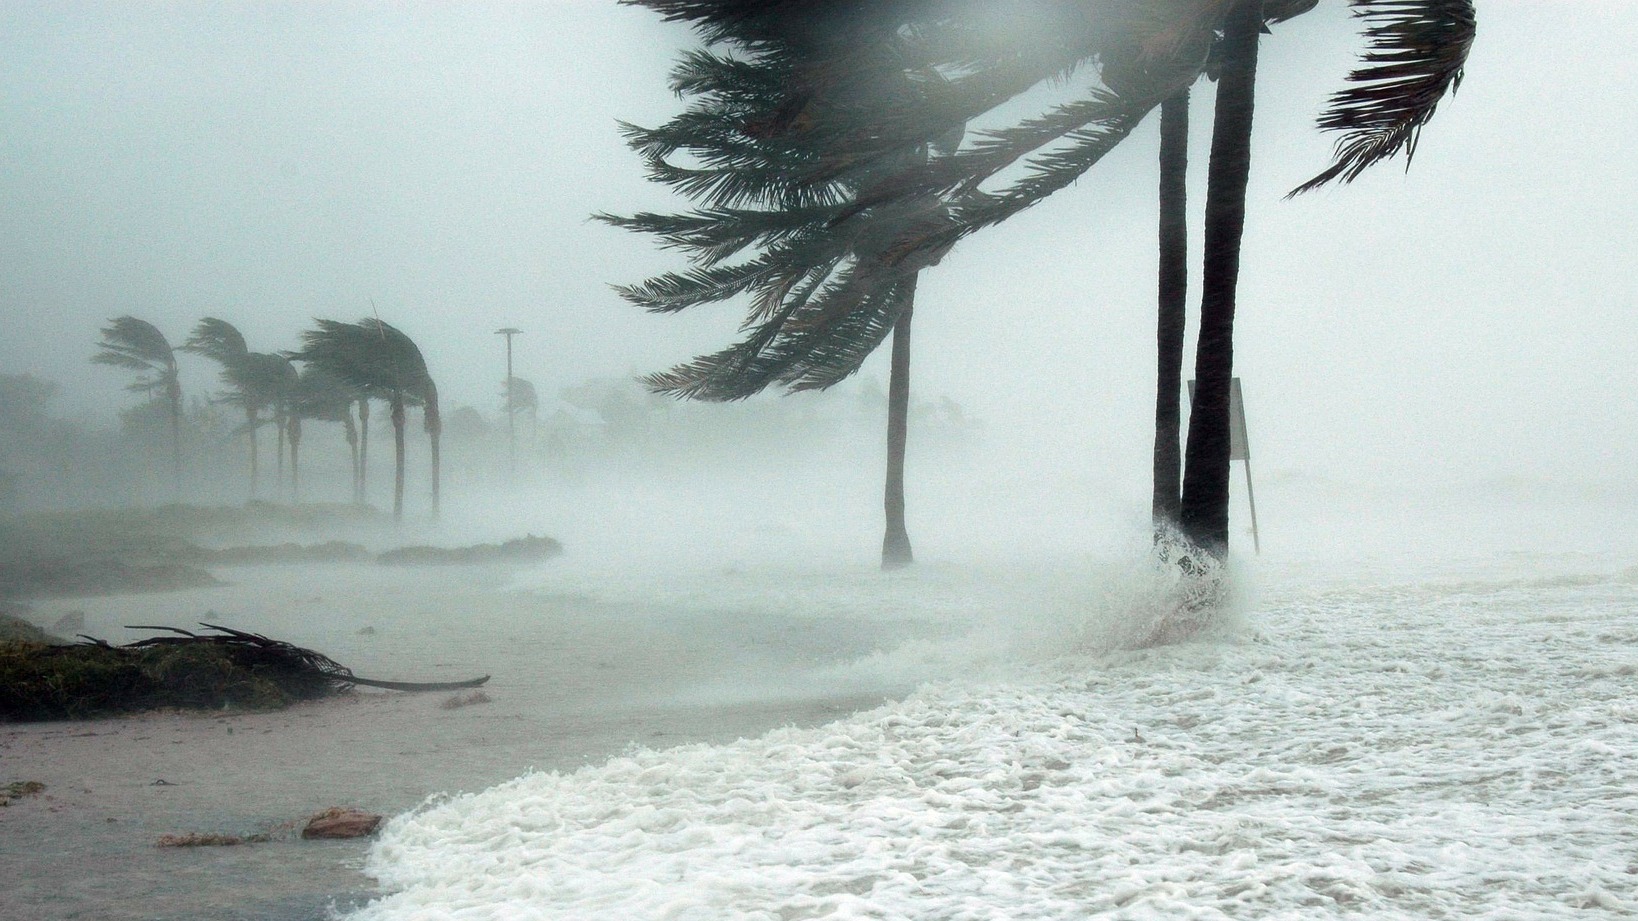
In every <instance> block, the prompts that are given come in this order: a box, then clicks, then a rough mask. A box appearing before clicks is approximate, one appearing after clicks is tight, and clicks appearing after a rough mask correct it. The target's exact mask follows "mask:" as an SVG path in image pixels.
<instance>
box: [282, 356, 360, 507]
mask: <svg viewBox="0 0 1638 921" xmlns="http://www.w3.org/2000/svg"><path fill="white" fill-rule="evenodd" d="M356 398H357V397H356V393H355V391H354V389H353V388H351V387H348V386H347V385H346V384H344V383H342V381H341V380H340V379H339V378H337V377H335V376H334V375H332V374H330V373H328V372H327V371H325V370H324V369H323V368H320V367H318V366H316V365H308V366H306V367H304V368H302V370H301V375H300V377H299V378H298V379H297V382H296V387H295V390H294V392H293V393H292V394H291V397H290V411H289V417H290V418H289V421H288V423H286V427H287V428H288V429H289V432H290V486H291V490H292V492H293V493H294V495H295V498H296V501H298V502H299V501H301V467H300V459H301V453H300V452H301V437H302V420H304V419H312V420H315V421H319V422H339V423H341V426H342V432H343V434H344V435H345V437H346V439H347V448H348V451H349V453H350V454H351V457H352V473H353V477H352V494H353V497H354V498H355V499H356V498H357V496H358V425H357V424H356V423H354V422H353V401H354V400H355V399H356Z"/></svg>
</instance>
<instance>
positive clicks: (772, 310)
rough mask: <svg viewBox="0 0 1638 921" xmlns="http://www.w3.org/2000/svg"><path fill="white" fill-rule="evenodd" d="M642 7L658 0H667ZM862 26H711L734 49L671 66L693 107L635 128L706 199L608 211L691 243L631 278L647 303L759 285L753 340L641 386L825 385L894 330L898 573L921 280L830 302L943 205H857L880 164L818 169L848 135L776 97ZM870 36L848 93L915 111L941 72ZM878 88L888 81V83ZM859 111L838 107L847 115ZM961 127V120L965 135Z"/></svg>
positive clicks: (903, 544) (693, 392)
mask: <svg viewBox="0 0 1638 921" xmlns="http://www.w3.org/2000/svg"><path fill="white" fill-rule="evenodd" d="M647 5H650V6H654V7H655V8H656V9H662V8H663V7H666V6H667V5H668V4H666V3H663V2H661V3H651V4H647ZM662 11H663V9H662ZM740 25H745V23H741V24H740ZM855 25H856V24H854V23H846V24H844V25H843V26H841V27H839V28H838V27H835V26H833V25H827V24H823V23H811V22H810V23H807V24H803V25H798V26H795V27H791V26H790V25H789V21H787V20H777V21H774V22H772V23H761V24H753V25H751V26H750V27H749V28H743V29H739V28H723V29H720V30H716V31H715V32H710V33H708V41H709V42H710V43H711V44H713V45H722V46H725V47H726V51H727V53H726V54H717V53H711V52H700V53H696V54H691V55H689V56H687V57H686V58H685V59H684V60H683V61H682V63H681V64H679V66H678V67H677V69H676V71H675V72H674V74H673V78H672V82H673V87H674V88H675V89H676V90H677V91H678V92H679V93H682V94H684V95H687V96H690V97H692V98H693V99H694V103H693V105H692V106H691V107H690V108H689V109H688V110H687V111H685V112H684V113H683V114H682V115H680V116H678V117H677V118H675V119H673V120H672V121H671V122H670V123H668V124H667V125H665V126H662V127H661V128H658V129H651V130H650V129H641V128H636V127H632V126H628V127H627V135H628V137H629V139H630V141H631V144H632V146H633V148H635V149H636V150H637V151H638V152H639V153H641V154H642V155H643V156H644V158H645V159H646V160H647V162H648V167H649V172H650V176H651V178H653V179H655V180H657V181H660V182H663V183H666V184H668V185H671V186H673V187H675V188H677V189H678V190H679V191H681V192H683V193H684V194H686V195H688V196H690V197H692V198H694V199H695V200H696V201H698V202H700V203H701V204H702V206H703V207H702V208H701V210H698V211H695V212H693V213H691V214H686V215H677V216H662V215H654V214H639V215H637V216H635V217H630V218H622V217H613V216H609V215H600V218H601V219H603V220H605V221H607V222H609V223H613V224H615V225H616V226H621V227H626V228H628V229H632V230H636V231H640V232H645V233H650V234H654V235H656V236H658V237H659V238H660V239H661V240H662V243H663V245H666V246H669V247H674V248H678V249H683V250H685V251H687V252H689V253H690V255H691V256H692V258H693V260H694V262H695V265H696V269H695V270H694V271H691V272H688V273H672V274H669V275H663V276H660V277H658V278H655V279H652V280H650V281H648V282H646V283H644V284H642V285H636V286H628V287H623V288H620V289H619V290H620V291H621V293H622V295H623V296H625V297H626V298H627V299H628V300H631V301H633V302H634V303H637V304H639V305H641V306H643V307H646V308H647V309H649V310H653V311H657V312H672V311H675V310H680V309H684V308H686V307H689V306H693V305H695V304H699V303H709V302H712V301H718V300H723V299H726V298H730V297H733V296H735V295H737V294H740V293H747V292H748V293H750V294H751V295H752V304H751V313H750V316H749V318H748V319H747V321H746V324H745V326H746V328H748V329H751V333H750V334H749V335H748V336H747V337H746V339H745V340H744V341H742V342H740V343H737V344H735V345H733V346H730V347H729V348H728V349H727V350H725V351H723V352H719V353H717V354H715V355H708V356H702V357H700V358H697V359H695V360H694V361H693V362H691V363H688V364H684V365H680V366H678V367H676V368H674V369H672V370H671V371H669V372H666V373H662V374H655V375H650V376H649V377H648V378H646V379H645V382H646V383H647V384H648V386H649V387H650V388H651V389H653V390H655V391H657V392H663V393H670V394H673V395H675V396H678V397H681V398H688V399H700V400H716V401H726V400H738V399H743V398H745V397H748V396H751V395H752V394H755V393H757V392H760V391H761V390H763V389H765V388H767V387H769V386H772V385H779V386H784V387H787V388H789V389H792V390H807V389H824V388H827V387H830V386H832V385H834V384H836V383H838V382H840V381H841V380H843V379H844V378H846V377H847V376H849V375H851V374H853V373H854V372H856V371H857V370H858V368H859V366H860V365H861V364H862V363H863V361H864V360H865V358H867V357H868V356H869V355H870V354H871V352H873V351H874V349H875V348H876V347H877V346H878V345H879V344H881V342H882V341H883V340H884V339H885V338H886V336H887V335H888V334H889V333H890V332H891V334H892V337H893V347H892V362H891V370H890V375H891V377H890V383H889V401H888V434H887V444H888V453H887V475H886V486H885V488H884V502H883V506H884V512H885V516H886V527H885V532H884V536H883V541H882V566H883V568H885V569H896V568H899V567H902V566H905V565H908V564H909V563H911V562H912V560H913V556H912V553H911V547H910V539H909V534H908V531H907V529H906V527H905V520H904V512H905V499H904V461H905V446H906V441H907V429H908V415H909V412H908V410H909V372H910V341H911V317H912V312H913V305H914V296H915V289H916V277H915V273H914V272H910V273H907V274H906V276H905V277H902V278H900V279H898V280H897V281H896V282H895V283H894V284H893V285H890V286H888V288H887V289H886V290H885V291H884V292H882V293H880V294H879V295H876V296H872V297H869V298H865V299H862V300H857V301H852V302H850V301H849V300H848V297H847V295H845V294H844V295H843V296H842V297H841V298H839V299H837V298H832V297H831V296H830V292H831V291H832V290H833V289H836V288H837V287H838V282H841V281H844V280H845V279H847V278H848V277H849V276H850V275H851V274H852V273H854V272H869V271H871V268H870V262H871V259H872V256H871V254H870V250H871V247H872V245H873V244H872V240H873V239H885V238H887V237H889V236H890V234H883V233H882V232H880V230H878V229H877V227H878V225H883V224H886V223H888V222H889V221H903V220H909V219H914V218H916V217H918V216H920V215H924V214H925V213H926V212H929V211H931V210H935V209H936V208H937V207H938V202H937V201H936V199H935V198H933V197H928V196H921V197H917V198H915V199H913V200H911V201H910V202H909V203H908V207H884V208H878V209H875V210H874V211H873V212H872V213H869V214H865V213H861V212H854V213H850V212H849V209H850V207H851V205H852V204H853V203H854V202H855V201H856V199H857V196H858V195H859V193H860V190H862V189H864V188H867V187H868V186H869V185H870V184H872V183H873V182H875V181H876V180H877V178H878V174H879V172H880V170H881V169H882V165H881V164H871V165H870V167H869V168H868V169H864V170H859V171H850V170H846V169H843V170H840V171H832V172H830V173H829V174H828V175H826V176H824V177H823V178H819V179H817V180H816V179H815V178H814V176H813V171H814V167H815V163H816V162H818V160H820V159H823V158H834V157H835V156H836V153H837V152H836V150H834V149H831V148H830V147H829V146H827V145H831V144H837V143H841V142H840V141H835V140H829V141H825V142H822V143H821V144H819V145H814V144H812V143H811V140H812V138H807V137H798V136H795V135H792V134H791V133H790V132H789V131H788V130H787V126H786V125H785V122H786V120H788V119H789V118H790V117H791V114H792V113H791V111H790V107H789V104H788V100H786V99H785V98H784V97H783V96H782V95H781V93H782V90H783V88H785V87H787V86H789V85H790V84H791V82H792V81H793V80H799V79H801V74H802V73H803V71H804V69H805V68H806V67H807V66H808V65H809V63H810V62H809V59H808V49H809V46H810V45H811V43H812V42H814V41H820V42H823V43H836V42H843V41H846V42H848V43H850V44H855V43H854V42H852V41H851V40H852V39H853V38H857V37H858V36H859V34H860V30H859V29H856V28H854V26H855ZM763 26H768V27H767V28H764V27H763ZM864 29H865V30H866V31H868V27H864ZM876 38H877V39H882V38H884V36H883V35H877V36H876ZM867 44H872V43H867ZM873 46H874V47H876V48H878V49H880V52H881V53H880V55H879V59H873V60H872V61H871V62H870V67H871V68H872V70H871V72H870V74H869V78H868V79H867V80H863V81H859V83H858V85H855V86H852V87H850V88H849V89H848V90H846V94H847V95H848V96H849V97H850V98H851V99H853V100H854V101H855V102H863V101H865V100H867V99H868V100H884V99H885V100H887V101H889V102H890V103H891V104H892V105H896V106H901V107H908V106H911V105H913V104H914V102H915V101H916V100H919V99H921V98H922V97H923V94H922V92H921V89H920V87H921V84H922V83H925V82H927V81H928V80H941V79H942V77H940V76H939V75H938V74H937V72H936V71H934V70H926V71H925V72H921V73H917V74H914V75H912V74H910V73H908V72H907V70H906V66H905V63H904V60H908V56H907V55H905V54H904V53H903V52H904V50H905V48H904V46H905V43H904V42H903V41H899V40H897V39H893V40H886V41H875V42H874V43H873ZM901 58H903V59H904V60H901ZM912 76H914V79H912ZM866 84H868V85H866ZM883 86H889V87H892V90H891V91H890V92H887V93H883V91H882V87H883ZM871 104H876V103H875V102H872V103H871ZM851 117H852V116H842V117H840V118H839V120H838V124H840V123H841V122H845V121H847V119H848V118H851ZM950 133H951V132H950V131H949V130H945V131H944V132H943V133H942V136H940V137H935V138H921V137H910V138H905V139H903V140H902V141H901V142H900V143H898V144H897V145H896V146H895V147H894V148H893V150H894V157H893V158H892V159H890V160H888V161H887V164H886V165H888V166H893V167H895V168H896V167H897V164H898V163H899V162H900V161H904V160H914V161H915V162H918V163H925V162H927V161H928V160H929V158H930V157H931V156H933V153H934V152H935V151H937V152H940V153H947V152H948V149H947V148H946V147H945V146H943V145H946V144H948V142H949V135H950ZM959 133H960V132H959V130H957V131H956V132H955V134H956V136H957V137H959ZM678 153H687V154H689V155H691V156H692V157H693V158H694V159H696V160H698V161H700V162H702V163H705V164H707V167H706V168H704V169H691V168H685V167H678V166H676V165H674V164H672V163H671V162H670V158H671V157H672V156H673V155H675V154H678ZM840 223H846V224H847V225H848V231H847V233H845V234H842V235H840V236H838V237H837V238H835V239H826V236H827V234H826V229H827V228H828V227H831V226H835V225H837V224H840ZM747 249H751V250H753V251H754V250H760V253H759V254H758V256H757V258H754V259H752V260H751V261H749V262H747V263H742V264H740V265H731V264H728V263H727V262H726V261H727V260H728V259H730V258H732V257H734V256H735V255H737V254H739V253H741V252H743V251H745V250H747ZM932 261H936V259H935V260H932ZM922 264H923V265H926V264H931V262H927V261H924V262H923V263H922Z"/></svg>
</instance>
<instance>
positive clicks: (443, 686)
mask: <svg viewBox="0 0 1638 921" xmlns="http://www.w3.org/2000/svg"><path fill="white" fill-rule="evenodd" d="M199 626H201V627H204V628H206V629H209V630H215V631H216V632H217V635H215V636H210V635H204V636H201V635H200V634H197V633H193V632H191V631H188V630H183V629H181V628H179V627H157V626H150V625H145V624H128V625H126V628H125V629H127V630H158V631H162V632H166V633H174V634H177V636H153V637H149V638H148V639H145V640H137V641H136V642H133V643H126V644H124V646H123V647H120V648H125V649H147V648H151V647H155V646H176V645H181V644H184V643H211V644H215V645H217V646H227V647H231V648H233V649H235V650H236V651H241V652H253V653H255V654H256V656H255V657H256V658H257V659H261V660H264V661H267V662H276V663H277V664H279V665H282V666H284V667H286V668H294V669H296V670H299V671H306V672H310V673H312V674H314V675H316V676H319V677H322V678H323V679H324V680H325V681H328V682H329V683H331V684H332V685H334V689H335V690H337V691H344V690H347V689H348V688H350V687H353V686H355V685H356V686H359V687H371V688H383V689H385V690H388V691H460V690H465V689H467V688H476V687H482V686H483V685H484V684H485V683H487V682H488V681H489V676H488V675H484V676H483V677H481V678H469V679H467V680H465V681H383V680H381V679H378V678H360V677H358V676H357V675H355V674H353V670H352V669H350V668H348V667H347V666H345V665H342V664H341V663H339V662H337V661H336V660H334V659H332V658H330V657H329V656H326V655H324V654H323V653H320V652H314V651H313V650H311V649H303V648H302V647H300V646H296V645H293V644H290V643H286V642H284V641H282V640H275V639H272V638H270V637H265V636H262V635H261V634H259V633H246V632H245V631H243V630H234V629H233V628H232V627H222V626H218V625H216V624H207V623H204V622H203V621H201V622H200V624H199ZM80 639H82V640H85V641H86V642H88V643H93V644H96V645H99V646H107V645H108V644H107V643H106V642H104V641H102V640H99V639H96V638H94V637H89V636H86V635H84V634H80Z"/></svg>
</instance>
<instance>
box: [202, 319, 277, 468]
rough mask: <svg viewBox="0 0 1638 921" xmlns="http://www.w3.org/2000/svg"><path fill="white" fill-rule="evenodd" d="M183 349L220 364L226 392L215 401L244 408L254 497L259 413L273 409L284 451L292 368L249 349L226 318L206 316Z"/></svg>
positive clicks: (267, 355)
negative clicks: (286, 408)
mask: <svg viewBox="0 0 1638 921" xmlns="http://www.w3.org/2000/svg"><path fill="white" fill-rule="evenodd" d="M182 350H183V351H186V352H192V353H193V354H195V355H203V356H204V357H206V358H209V359H210V360H211V361H214V362H216V363H217V364H218V365H221V367H222V370H221V379H222V383H223V384H225V385H227V392H226V393H225V394H223V395H222V396H220V397H218V398H217V402H220V403H226V404H229V405H232V406H237V407H239V408H240V409H241V410H243V411H244V414H245V424H244V426H243V429H244V432H245V434H246V437H247V439H248V441H249V446H250V498H252V499H254V498H256V492H257V485H258V481H259V469H258V468H259V464H258V460H259V458H258V453H259V452H258V451H257V445H256V433H257V430H258V429H260V428H261V427H262V424H263V419H262V413H263V412H264V411H267V410H270V409H271V410H273V411H274V413H275V423H276V424H277V425H278V426H279V428H280V430H281V431H280V436H281V437H280V440H279V441H280V454H281V458H282V454H283V437H282V436H283V427H284V423H285V419H284V414H283V411H282V408H281V407H282V406H283V404H284V402H285V400H286V399H287V396H288V393H289V391H290V388H291V386H292V384H293V381H294V378H295V374H296V372H295V369H294V368H292V367H291V366H290V362H289V360H287V359H285V358H283V357H282V356H279V355H271V354H268V353H265V352H252V351H250V349H249V347H248V346H247V345H246V344H245V337H244V335H243V334H241V333H240V332H239V330H238V328H237V327H235V326H234V325H233V324H232V323H229V322H228V321H226V320H222V319H218V318H216V317H205V318H204V319H202V320H200V321H199V323H198V324H197V325H195V326H194V328H193V333H192V334H191V335H190V336H189V337H188V341H187V342H185V343H183V345H182Z"/></svg>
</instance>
